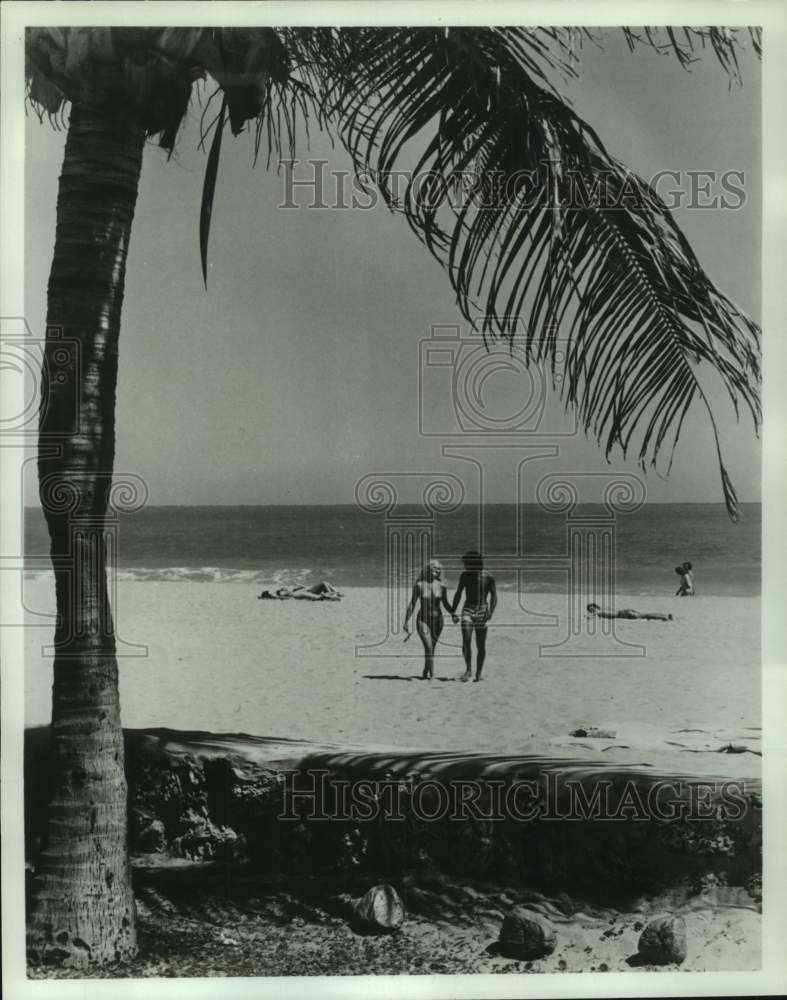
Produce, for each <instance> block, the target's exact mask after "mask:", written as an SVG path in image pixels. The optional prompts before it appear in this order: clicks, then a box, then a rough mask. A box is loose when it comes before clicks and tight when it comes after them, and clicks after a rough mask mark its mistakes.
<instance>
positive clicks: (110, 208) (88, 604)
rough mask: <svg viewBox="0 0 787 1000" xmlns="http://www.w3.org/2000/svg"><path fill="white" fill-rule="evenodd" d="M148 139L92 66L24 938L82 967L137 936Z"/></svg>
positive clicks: (59, 237)
mask: <svg viewBox="0 0 787 1000" xmlns="http://www.w3.org/2000/svg"><path fill="white" fill-rule="evenodd" d="M144 141H145V132H144V129H143V128H142V127H141V125H140V124H139V122H138V120H137V118H136V117H135V115H134V112H133V110H132V109H131V107H130V105H129V104H128V102H127V99H126V97H125V93H124V91H123V81H122V77H121V74H120V71H119V70H118V69H117V68H113V67H101V68H98V69H97V71H96V72H95V74H94V76H93V78H92V79H91V80H89V81H87V82H86V84H85V88H84V93H83V96H82V99H81V100H80V101H79V102H75V103H74V104H73V106H72V110H71V121H70V126H69V131H68V140H67V143H66V150H65V157H64V161H63V171H62V174H61V176H60V188H59V193H58V202H57V230H56V237H55V251H54V259H53V261H52V270H51V273H50V278H49V301H48V313H47V338H46V350H45V361H44V370H43V381H42V405H41V417H40V428H39V430H40V438H39V463H38V464H39V489H40V496H41V502H42V506H43V510H44V514H45V516H46V520H47V525H48V528H49V535H50V541H51V557H52V565H53V569H54V573H55V588H56V597H57V624H56V629H55V662H54V685H53V689H52V726H51V761H52V766H51V773H50V775H48V776H47V777H48V779H49V781H50V782H51V791H50V799H49V811H48V822H47V835H46V839H45V843H44V846H43V849H42V852H41V855H40V857H39V858H38V859H37V863H36V876H35V879H34V884H33V902H32V911H31V915H30V920H29V925H28V947H29V954H30V957H31V960H32V961H34V962H43V963H47V964H50V963H51V964H56V965H65V966H69V967H76V968H84V967H86V966H88V965H92V964H99V965H100V964H105V963H107V962H111V961H115V960H117V959H122V958H126V957H129V956H130V955H133V954H134V953H135V951H136V930H135V914H134V898H133V894H132V889H131V879H130V872H129V864H128V851H127V801H126V778H125V773H124V753H123V732H122V729H121V724H120V703H119V697H118V671H117V660H116V657H115V638H114V630H113V623H112V614H111V610H110V607H109V598H108V592H107V581H106V544H105V515H106V512H107V504H108V497H109V492H110V487H111V477H112V470H113V464H114V454H115V389H116V385H117V362H118V334H119V329H120V312H121V306H122V301H123V288H124V282H125V268H126V254H127V251H128V242H129V235H130V231H131V223H132V220H133V216H134V207H135V204H136V198H137V185H138V182H139V175H140V170H141V166H142V151H143V146H144Z"/></svg>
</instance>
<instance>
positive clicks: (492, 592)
mask: <svg viewBox="0 0 787 1000" xmlns="http://www.w3.org/2000/svg"><path fill="white" fill-rule="evenodd" d="M462 563H463V565H464V567H465V568H464V572H463V573H462V575H461V576H460V577H459V583H458V585H457V588H456V594H454V601H453V604H452V605H451V614H452V615H453V614H454V612H455V611H456V609H457V607H458V606H459V601H460V599H461V597H462V593H463V592H464V595H465V603H464V607H463V608H462V655H463V656H464V658H465V672H464V673H463V674H462V677H461V680H463V681H469V680H470V674H471V673H472V662H473V633H475V645H476V665H475V680H476V681H480V680H481V671H482V670H483V669H484V660H485V659H486V627H487V625H488V624H489V620H490V619H491V617H492V615H493V614H494V613H495V608H496V607H497V587H496V586H495V578H494V577H493V576H491V575H490V574H489V573H487V572H486V570H485V569H484V560H483V556H482V555H481V553H480V552H476V550H475V549H472V550H471V551H470V552H465V554H464V555H463V556H462ZM454 620H456V618H454Z"/></svg>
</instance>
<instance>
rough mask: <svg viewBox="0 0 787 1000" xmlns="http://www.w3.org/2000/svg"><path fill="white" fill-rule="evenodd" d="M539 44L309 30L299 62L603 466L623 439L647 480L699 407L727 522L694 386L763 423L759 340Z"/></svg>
mask: <svg viewBox="0 0 787 1000" xmlns="http://www.w3.org/2000/svg"><path fill="white" fill-rule="evenodd" d="M537 37H538V36H537V35H534V34H533V33H532V32H527V31H524V30H523V29H499V30H497V29H457V30H454V29H451V30H444V29H440V30H435V29H426V28H413V29H379V28H362V29H351V30H347V29H345V30H342V31H341V32H339V31H335V30H329V29H316V30H313V31H311V32H309V33H308V34H301V35H300V36H299V37H298V38H297V39H296V40H295V42H296V44H295V48H296V49H297V50H298V51H299V52H300V57H301V59H302V61H303V62H304V63H308V64H309V65H310V66H311V67H318V69H317V70H315V69H313V68H312V70H311V83H312V86H313V87H314V89H315V90H316V91H318V92H319V94H320V96H321V104H320V115H321V118H322V119H323V120H325V121H327V122H330V123H333V124H334V125H335V128H336V131H337V132H338V135H339V137H340V139H341V141H342V142H343V144H344V145H345V147H346V148H347V150H348V151H349V152H350V154H351V156H352V158H353V160H354V162H355V164H356V167H357V168H358V169H359V170H363V171H365V172H366V173H371V174H372V176H374V178H375V180H376V183H377V185H378V186H379V189H380V191H381V192H382V195H383V197H384V198H385V200H386V202H387V203H388V205H389V206H390V207H391V208H393V209H397V210H400V211H402V212H403V213H404V215H405V216H406V218H407V221H408V222H409V224H410V225H411V227H412V228H413V230H414V231H415V233H416V234H417V235H418V237H419V238H420V239H421V240H422V241H423V242H424V244H425V245H426V247H427V248H428V249H429V251H430V252H431V253H432V254H433V255H434V256H435V257H436V258H437V259H438V260H439V261H440V262H441V263H442V264H443V265H444V267H445V268H446V270H447V272H448V275H449V278H450V280H451V284H452V286H453V287H454V290H455V292H456V294H457V300H458V303H459V306H460V308H461V310H462V312H463V314H464V316H465V317H466V318H467V319H468V320H470V321H472V322H473V323H475V324H477V326H478V327H479V328H480V329H481V330H482V331H483V333H484V335H485V336H487V335H488V336H490V337H494V336H503V337H507V338H509V339H510V338H513V337H514V336H515V335H516V334H517V331H521V332H522V335H523V336H524V345H525V350H526V355H527V357H528V359H529V360H530V361H533V362H535V363H546V364H548V365H549V366H550V368H551V370H552V372H553V374H555V375H557V374H559V375H560V382H561V386H562V388H561V392H562V394H563V397H564V399H565V401H566V403H567V404H569V405H572V406H574V407H576V409H577V411H578V413H579V416H580V418H581V420H582V423H583V425H584V426H585V428H586V429H587V431H588V432H589V433H590V434H592V435H593V436H594V437H595V438H596V439H597V440H598V442H599V443H600V444H601V445H602V446H603V447H604V449H605V452H606V454H607V457H608V458H609V457H610V454H611V452H612V451H613V449H614V448H616V447H619V448H621V449H622V451H623V453H624V454H626V453H627V452H628V450H629V449H630V448H631V447H632V444H633V443H634V442H635V441H636V444H637V450H638V458H639V461H640V463H641V465H642V466H643V468H644V467H645V466H647V465H651V466H653V465H656V461H657V457H658V456H659V454H660V453H661V452H662V451H663V450H666V451H667V452H668V453H669V455H670V456H671V455H672V453H673V451H674V447H675V444H676V443H677V440H678V438H679V435H680V430H681V428H682V426H683V423H684V420H685V418H686V415H687V413H688V411H689V409H690V407H691V405H692V403H693V402H694V401H695V400H697V399H699V401H700V402H701V403H702V404H703V405H704V406H705V408H706V409H707V412H708V414H709V417H710V421H711V426H712V429H713V433H714V435H715V438H716V446H717V451H718V455H719V468H720V474H721V483H722V489H723V493H724V499H725V503H726V505H727V509H728V511H729V513H730V515H731V516H732V517H733V518H736V517H737V498H736V495H735V491H734V488H733V486H732V483H731V480H730V477H729V475H728V473H727V470H726V468H725V466H724V462H723V460H722V453H721V445H720V442H719V439H718V431H717V425H716V415H715V413H714V412H713V411H712V410H711V406H710V403H709V400H708V396H707V395H706V393H705V392H703V390H702V384H701V376H702V370H703V368H705V369H706V370H708V371H711V370H712V371H715V372H717V373H718V375H719V376H720V377H721V379H722V382H723V383H724V385H725V387H726V389H727V391H728V393H729V395H730V397H731V399H732V401H733V403H734V405H735V408H736V413H737V411H738V407H739V404H740V403H741V401H742V402H743V404H744V405H745V406H746V408H747V409H748V411H749V412H750V413H751V416H752V418H753V421H754V424H755V428H756V427H758V425H759V420H760V404H759V397H758V388H759V377H760V371H759V331H758V328H757V327H756V325H755V324H754V323H753V322H752V321H751V320H750V319H748V318H747V317H746V316H745V315H744V314H743V313H742V312H741V311H740V310H739V309H738V308H737V307H736V306H735V305H734V304H733V303H732V302H731V301H730V300H729V299H727V298H726V297H725V296H724V295H723V294H722V293H721V292H719V291H718V290H717V289H716V288H715V287H714V286H713V284H712V283H711V282H710V280H709V279H708V278H707V276H706V275H705V274H704V272H703V270H702V268H701V267H700V265H699V262H698V261H697V259H696V257H695V255H694V253H693V251H692V250H691V247H690V246H689V244H688V241H687V240H686V238H685V237H684V236H683V234H682V233H681V231H680V230H679V228H678V227H677V225H676V224H675V222H674V220H673V219H672V217H671V215H670V213H669V211H668V210H667V208H666V207H665V205H664V204H663V203H662V202H661V200H660V199H659V197H658V195H657V194H656V192H655V191H654V190H653V189H652V188H650V187H649V185H648V184H647V183H645V182H644V181H643V180H642V179H641V178H639V177H636V176H635V175H633V174H631V173H629V172H628V171H627V170H626V169H625V168H624V167H623V166H622V165H621V164H619V163H618V162H616V161H615V160H614V159H613V158H612V157H611V156H610V155H609V154H608V153H607V152H606V150H605V149H604V147H603V145H602V143H601V141H600V140H599V138H598V136H597V135H596V134H595V133H594V131H593V130H592V129H591V128H590V127H589V126H588V125H587V123H585V122H584V121H582V120H581V119H580V118H579V117H578V116H577V115H576V114H575V113H574V112H573V111H572V110H571V109H570V108H569V107H568V105H567V104H566V102H565V101H564V100H562V99H561V98H560V96H559V95H558V94H557V93H556V92H555V91H554V89H552V87H551V86H550V85H549V83H548V79H547V77H548V74H549V69H550V67H549V66H548V65H546V64H544V63H543V62H539V59H538V56H539V53H540V52H541V49H540V47H539V46H537V45H534V38H537ZM525 52H527V53H529V55H528V56H527V57H526V56H525V55H524V53H525ZM403 172H404V173H405V174H406V175H407V176H408V177H409V180H408V181H407V183H406V185H405V187H404V191H403V193H402V192H400V191H398V190H397V188H396V183H397V182H398V181H399V180H400V179H401V176H402V173H403ZM419 174H420V175H426V176H427V178H428V181H427V183H421V182H420V181H419V179H418V175H419ZM468 177H469V180H468ZM457 187H463V190H464V191H465V192H466V198H465V199H464V201H463V202H462V203H461V204H459V205H457V204H456V203H455V199H454V197H453V193H455V192H456V190H457ZM582 191H584V192H586V193H587V192H589V193H591V197H588V198H585V199H580V200H579V201H578V200H577V194H578V192H582ZM593 192H595V196H592V195H593ZM559 350H560V351H562V352H563V355H564V360H563V361H562V362H561V363H560V364H558V363H557V357H558V351H559Z"/></svg>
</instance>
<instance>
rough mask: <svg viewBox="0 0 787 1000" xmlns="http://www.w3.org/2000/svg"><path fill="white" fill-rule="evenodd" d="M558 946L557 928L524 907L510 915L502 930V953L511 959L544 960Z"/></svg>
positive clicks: (506, 918) (507, 916) (500, 941)
mask: <svg viewBox="0 0 787 1000" xmlns="http://www.w3.org/2000/svg"><path fill="white" fill-rule="evenodd" d="M556 944H557V934H556V933H555V928H554V927H553V926H552V924H550V922H549V921H548V920H547V919H546V917H542V916H541V914H540V913H534V912H533V911H532V910H527V909H525V908H524V907H517V908H516V909H514V910H512V911H511V912H510V913H508V914H507V915H506V917H505V919H504V920H503V926H502V927H501V928H500V940H499V945H500V951H501V952H502V953H503V954H504V955H507V956H508V957H510V958H524V959H533V958H543V957H544V956H545V955H551V954H552V952H553V951H554V950H555V945H556Z"/></svg>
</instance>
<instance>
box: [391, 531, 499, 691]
mask: <svg viewBox="0 0 787 1000" xmlns="http://www.w3.org/2000/svg"><path fill="white" fill-rule="evenodd" d="M462 564H463V566H464V572H463V573H462V575H461V576H460V577H459V583H458V585H457V588H456V593H455V594H454V599H453V601H452V602H451V603H450V604H449V603H448V592H447V589H446V586H445V583H443V579H442V577H443V567H442V566H441V564H440V563H439V562H438V561H437V560H436V559H432V560H430V562H429V563H428V564H427V566H426V567H425V568H424V569H423V571H422V573H421V575H420V576H419V577H418V579H417V580H416V581H415V584H414V585H413V593H412V596H411V598H410V603H409V604H408V605H407V612H406V613H405V617H404V631H405V632H406V633H407V636H406V638H405V642H406V641H407V639H409V638H410V635H411V630H410V619H411V618H412V616H413V612H414V611H415V608H416V605H417V604H418V602H419V601H420V607H419V609H418V616H417V617H416V621H415V627H416V631H417V632H418V635H419V636H420V639H421V642H422V643H423V646H424V670H423V674H422V675H421V676H422V678H423V679H424V680H432V678H433V677H434V651H435V646H436V645H437V642H438V640H439V638H440V634H441V633H442V631H443V610H442V609H443V608H445V609H446V611H447V612H448V613H449V614H450V615H451V618H452V620H453V622H454V624H455V625H456V624H457V622H460V623H461V628H462V655H463V656H464V659H465V672H464V674H462V677H461V680H463V681H469V680H470V676H471V674H472V659H473V635H474V634H475V642H476V670H475V680H476V681H480V680H481V671H482V670H483V668H484V660H485V659H486V631H487V625H488V624H489V621H490V619H491V618H492V615H493V614H494V613H495V608H496V607H497V588H496V587H495V580H494V577H493V576H491V575H490V574H489V573H487V572H486V570H485V569H484V560H483V557H482V555H481V553H480V552H477V551H476V550H475V549H472V550H471V551H470V552H466V553H465V554H464V556H463V557H462ZM462 594H464V595H465V603H464V606H463V607H462V613H461V616H459V617H457V614H456V609H457V607H458V606H459V602H460V600H461V599H462Z"/></svg>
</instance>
